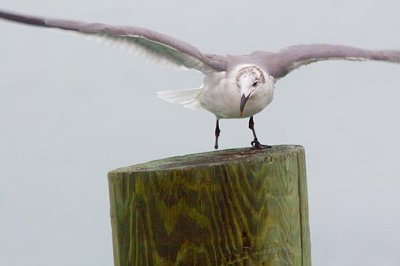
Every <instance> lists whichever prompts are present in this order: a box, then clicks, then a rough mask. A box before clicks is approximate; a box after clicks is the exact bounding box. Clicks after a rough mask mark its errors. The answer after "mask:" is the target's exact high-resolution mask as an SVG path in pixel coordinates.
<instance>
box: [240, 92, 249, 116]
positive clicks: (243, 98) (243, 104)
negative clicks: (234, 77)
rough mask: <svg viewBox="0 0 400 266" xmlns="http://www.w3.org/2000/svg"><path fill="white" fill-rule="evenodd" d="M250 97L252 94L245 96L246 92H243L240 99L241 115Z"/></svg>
mask: <svg viewBox="0 0 400 266" xmlns="http://www.w3.org/2000/svg"><path fill="white" fill-rule="evenodd" d="M249 97H250V94H249V95H248V96H247V97H246V96H244V94H242V98H241V99H240V116H242V115H243V109H244V106H245V105H246V103H247V100H248V99H249Z"/></svg>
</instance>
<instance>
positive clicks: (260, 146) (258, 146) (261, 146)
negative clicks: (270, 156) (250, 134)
mask: <svg viewBox="0 0 400 266" xmlns="http://www.w3.org/2000/svg"><path fill="white" fill-rule="evenodd" d="M251 146H252V147H253V148H256V149H259V150H261V149H267V148H271V146H270V145H264V144H261V143H260V142H259V141H258V139H257V138H255V139H254V140H253V141H252V142H251Z"/></svg>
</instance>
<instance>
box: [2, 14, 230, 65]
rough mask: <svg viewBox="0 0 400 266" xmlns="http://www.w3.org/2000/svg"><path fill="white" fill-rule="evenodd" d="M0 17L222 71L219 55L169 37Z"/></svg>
mask: <svg viewBox="0 0 400 266" xmlns="http://www.w3.org/2000/svg"><path fill="white" fill-rule="evenodd" d="M0 18H3V19H6V20H11V21H14V22H19V23H23V24H29V25H33V26H40V27H48V28H57V29H63V30H69V31H74V32H78V33H83V34H87V35H92V36H93V35H94V36H99V37H102V38H106V39H110V40H112V41H116V42H121V43H126V44H129V45H132V46H134V47H138V48H140V49H141V50H143V51H145V52H146V53H147V54H149V55H150V56H152V57H156V58H159V59H163V60H166V61H168V62H170V63H173V64H175V65H177V66H180V67H185V68H193V69H197V70H199V71H201V72H203V73H209V72H212V71H224V70H225V69H226V59H225V57H223V56H217V55H211V54H203V53H202V52H200V51H199V50H198V49H197V48H196V47H194V46H192V45H190V44H188V43H186V42H183V41H180V40H178V39H175V38H173V37H171V36H168V35H165V34H161V33H158V32H155V31H151V30H148V29H145V28H140V27H133V26H112V25H107V24H102V23H86V22H80V21H73V20H62V19H50V18H41V17H36V16H28V15H22V14H17V13H11V12H7V11H2V10H0Z"/></svg>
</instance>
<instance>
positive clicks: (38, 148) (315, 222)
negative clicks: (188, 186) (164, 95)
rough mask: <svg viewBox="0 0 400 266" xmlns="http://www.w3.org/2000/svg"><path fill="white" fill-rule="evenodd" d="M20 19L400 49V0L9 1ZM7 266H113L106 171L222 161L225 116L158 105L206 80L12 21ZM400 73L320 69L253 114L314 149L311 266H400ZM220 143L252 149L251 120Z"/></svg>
mask: <svg viewBox="0 0 400 266" xmlns="http://www.w3.org/2000/svg"><path fill="white" fill-rule="evenodd" d="M0 8H4V9H9V10H15V11H20V12H26V13H32V14H37V15H46V16H52V17H60V18H71V19H79V20H86V21H97V22H105V23H113V24H131V25H136V26H142V27H147V28H150V29H154V30H157V31H159V32H163V33H166V34H170V35H173V36H175V37H177V38H180V39H182V40H184V41H187V42H189V43H191V44H193V45H195V46H197V47H198V48H199V49H200V50H202V51H204V52H214V53H231V54H245V53H249V52H251V51H253V50H277V49H280V48H282V47H285V46H288V45H292V44H297V43H321V42H324V43H338V44H347V45H355V46H360V47H365V48H391V49H396V48H397V49H398V48H400V35H399V34H398V27H399V25H400V16H399V10H400V4H399V2H398V1H396V0H391V1H390V0H380V1H372V0H355V1H348V0H335V1H334V0H331V1H320V0H308V1H297V2H294V1H289V0H282V1H242V2H241V3H238V2H237V3H233V2H232V1H227V0H225V1H211V0H202V1H175V0H170V1H159V2H156V1H132V0H130V1H127V0H115V1H112V2H110V1H106V0H97V1H95V0H79V1H78V0H69V1H66V0H59V1H54V0H52V1H50V0H35V1H27V0H24V1H22V0H3V1H2V2H1V5H0ZM0 36H1V38H0V39H1V41H0V58H1V59H0V127H1V130H0V166H1V174H0V212H1V214H2V215H1V219H0V235H1V237H0V250H1V256H0V265H13V266H28V265H38V266H39V265H40V266H53V265H58V266H64V265H65V266H67V265H68V266H70V265H74V266H76V265H96V266H97V265H98V266H103V265H104V266H108V265H112V245H111V225H110V219H109V199H108V187H107V179H106V174H107V172H108V171H109V170H111V169H114V168H117V167H120V166H126V165H130V164H135V163H139V162H145V161H148V160H152V159H157V158H163V157H168V156H173V155H179V154H188V153H195V152H201V151H209V150H212V147H213V138H214V136H213V131H214V122H215V121H214V118H213V116H212V115H211V114H209V113H207V112H206V111H191V110H187V109H184V108H183V107H181V106H179V105H173V104H169V103H167V102H163V101H162V100H160V99H158V98H157V97H156V91H158V90H172V89H185V88H193V87H197V86H198V85H200V84H201V81H202V76H201V75H200V74H198V73H195V72H190V71H184V72H179V71H172V70H170V69H168V68H163V67H159V66H157V65H154V64H151V63H147V62H146V60H144V59H143V58H141V57H135V56H133V55H130V54H127V53H124V52H122V51H120V49H118V48H117V47H107V46H105V45H102V44H98V43H96V42H92V41H88V40H86V39H85V38H82V37H79V36H75V35H73V34H65V33H60V32H57V31H54V30H45V29H38V28H32V27H27V26H21V25H16V24H9V23H5V22H4V21H0ZM399 87H400V66H399V65H394V64H385V63H377V62H367V63H355V62H323V63H318V64H314V65H311V66H307V67H304V68H301V69H300V70H298V71H295V72H293V73H291V74H290V75H289V76H287V77H286V78H285V79H283V80H281V81H279V82H278V83H277V84H276V90H275V91H276V93H275V100H274V102H273V103H272V104H271V105H270V106H269V107H268V108H267V109H266V110H264V111H263V112H262V113H260V114H259V115H257V116H256V117H255V122H256V128H257V132H258V134H259V138H260V139H261V140H262V141H263V142H265V143H268V144H285V143H287V144H301V145H303V146H305V148H306V153H307V172H308V189H309V204H310V220H311V236H312V256H313V263H314V265H324V266H337V265H364V266H365V265H371V266H372V265H385V266H386V265H389V266H390V265H398V262H399V261H400V254H399V252H398V251H399V249H400V226H399V224H400V207H399V204H398V203H399V202H400V194H399V193H398V191H399V190H400V164H399V156H398V150H399V149H400V138H399V136H400V122H399V119H398V117H399V113H400V105H399V104H398V103H399V101H400V90H399ZM221 130H222V135H221V139H220V147H221V148H232V147H242V146H248V145H249V143H250V141H251V132H250V131H249V130H248V128H247V120H223V121H222V122H221Z"/></svg>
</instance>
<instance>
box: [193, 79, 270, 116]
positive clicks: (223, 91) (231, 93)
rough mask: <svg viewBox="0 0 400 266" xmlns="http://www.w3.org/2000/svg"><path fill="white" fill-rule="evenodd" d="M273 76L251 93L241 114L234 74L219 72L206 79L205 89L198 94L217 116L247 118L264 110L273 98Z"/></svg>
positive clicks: (204, 104) (202, 101) (208, 108)
mask: <svg viewBox="0 0 400 266" xmlns="http://www.w3.org/2000/svg"><path fill="white" fill-rule="evenodd" d="M273 85H274V82H273V78H272V77H270V78H269V79H267V80H266V83H265V84H264V85H263V86H262V88H259V89H257V93H254V95H251V97H250V98H249V100H248V101H247V103H246V106H245V108H244V110H243V115H242V116H240V98H241V95H240V91H239V89H238V87H237V84H236V78H235V76H234V75H227V74H226V72H218V73H214V74H212V75H209V76H207V77H206V78H205V79H204V85H203V86H204V87H203V88H204V89H203V91H202V93H201V94H200V95H199V96H198V100H199V102H200V104H201V106H202V107H203V108H204V109H206V110H208V111H210V112H211V113H213V114H215V115H216V116H217V118H245V117H250V116H252V115H254V114H256V113H258V112H260V111H262V110H263V109H264V108H265V107H266V106H267V105H268V104H269V103H270V102H271V101H272V99H273Z"/></svg>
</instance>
